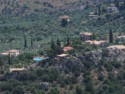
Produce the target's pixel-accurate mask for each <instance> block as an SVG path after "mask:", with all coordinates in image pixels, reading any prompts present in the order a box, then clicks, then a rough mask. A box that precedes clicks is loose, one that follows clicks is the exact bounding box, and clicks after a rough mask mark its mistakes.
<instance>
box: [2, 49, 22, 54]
mask: <svg viewBox="0 0 125 94" xmlns="http://www.w3.org/2000/svg"><path fill="white" fill-rule="evenodd" d="M0 54H1V55H5V56H7V55H11V56H18V55H19V54H20V52H19V50H15V49H13V50H8V51H6V52H3V53H0Z"/></svg>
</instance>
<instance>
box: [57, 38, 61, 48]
mask: <svg viewBox="0 0 125 94" xmlns="http://www.w3.org/2000/svg"><path fill="white" fill-rule="evenodd" d="M57 46H59V47H61V43H60V40H59V38H58V37H57Z"/></svg>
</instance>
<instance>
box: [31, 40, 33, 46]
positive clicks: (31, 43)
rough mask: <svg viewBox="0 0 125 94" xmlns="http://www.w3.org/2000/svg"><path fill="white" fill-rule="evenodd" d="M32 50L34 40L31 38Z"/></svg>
mask: <svg viewBox="0 0 125 94" xmlns="http://www.w3.org/2000/svg"><path fill="white" fill-rule="evenodd" d="M31 48H33V39H32V38H31Z"/></svg>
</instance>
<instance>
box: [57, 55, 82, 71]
mask: <svg viewBox="0 0 125 94" xmlns="http://www.w3.org/2000/svg"><path fill="white" fill-rule="evenodd" d="M58 62H59V63H57V64H56V65H57V66H59V69H60V70H63V71H65V70H67V71H70V72H75V71H81V70H82V69H83V67H84V66H83V64H82V62H81V60H80V59H79V58H77V57H74V56H68V57H65V58H61V59H59V61H58Z"/></svg>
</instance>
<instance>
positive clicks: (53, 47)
mask: <svg viewBox="0 0 125 94" xmlns="http://www.w3.org/2000/svg"><path fill="white" fill-rule="evenodd" d="M51 49H52V50H55V43H54V41H53V38H52V39H51Z"/></svg>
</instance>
